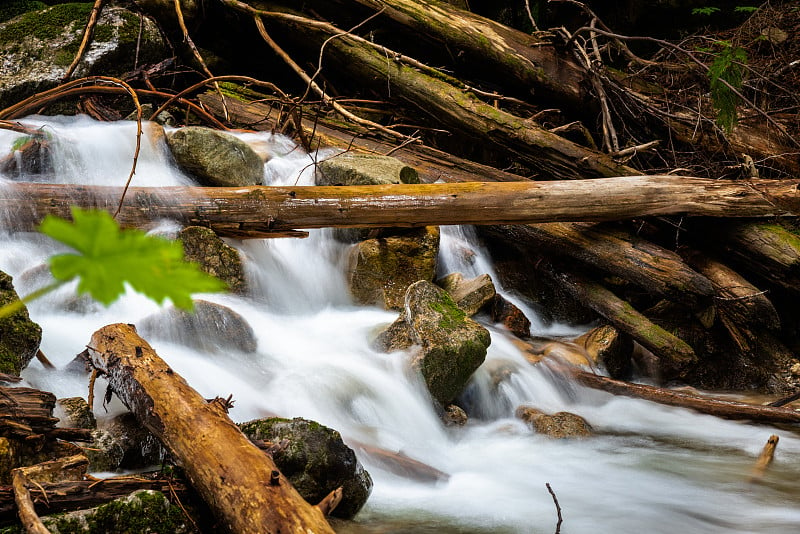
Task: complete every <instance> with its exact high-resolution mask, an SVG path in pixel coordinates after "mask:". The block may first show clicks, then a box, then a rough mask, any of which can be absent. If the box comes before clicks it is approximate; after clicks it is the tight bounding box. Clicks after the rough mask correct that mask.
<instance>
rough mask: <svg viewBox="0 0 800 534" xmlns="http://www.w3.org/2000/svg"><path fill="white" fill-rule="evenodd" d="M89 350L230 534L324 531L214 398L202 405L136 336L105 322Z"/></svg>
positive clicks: (318, 516) (315, 512)
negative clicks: (233, 533)
mask: <svg viewBox="0 0 800 534" xmlns="http://www.w3.org/2000/svg"><path fill="white" fill-rule="evenodd" d="M89 353H90V356H91V359H92V362H93V364H94V366H95V367H96V368H97V369H99V370H101V371H102V372H104V373H105V374H106V377H107V379H108V381H109V384H110V386H111V388H112V389H113V391H114V392H115V393H116V394H117V395H118V396H119V397H120V399H121V400H122V401H123V402H124V403H125V405H126V406H128V408H129V409H130V410H131V411H132V412H133V414H134V415H135V416H136V417H137V419H138V420H139V421H140V422H141V423H142V424H143V425H144V426H145V427H146V428H147V429H148V430H150V431H151V432H152V433H153V434H154V435H155V436H156V437H157V438H159V440H160V441H161V442H162V443H163V444H164V446H165V447H166V448H167V450H169V451H170V453H171V454H172V455H173V457H174V458H176V460H177V461H178V463H179V464H181V466H182V467H183V468H184V471H185V473H186V476H187V478H188V480H189V481H190V482H191V484H192V486H193V487H194V488H195V489H197V491H198V493H200V495H201V496H202V497H203V499H204V500H205V502H206V503H207V504H208V505H209V507H210V508H211V510H212V511H213V512H214V514H215V515H216V516H217V517H218V518H219V519H220V520H221V521H222V522H223V523H224V524H225V526H226V528H228V529H230V530H231V531H232V532H235V533H254V534H255V533H272V534H277V533H278V532H303V533H305V534H311V533H325V534H332V533H333V530H332V529H331V527H330V525H328V523H327V521H326V520H325V518H324V517H323V515H322V513H321V512H320V510H319V509H318V508H316V507H314V506H311V505H310V504H308V503H307V502H306V501H305V500H303V498H302V497H301V496H300V494H299V493H297V491H296V490H295V489H294V488H293V487H292V485H291V484H290V483H289V482H288V481H287V480H286V479H285V478H284V477H283V476H282V475H281V474H280V472H279V471H278V469H277V467H276V466H275V464H274V463H273V462H272V460H271V459H270V458H269V457H268V456H267V455H266V454H264V453H263V452H262V451H260V450H259V449H258V448H257V447H256V446H255V445H253V444H252V443H250V441H249V440H248V439H247V437H245V435H244V434H242V432H241V431H240V430H239V428H238V427H237V426H236V425H234V424H233V422H231V420H230V419H229V418H228V417H227V415H226V414H225V413H224V410H223V409H222V408H221V407H220V406H219V405H218V403H207V402H206V401H205V399H203V397H202V396H201V395H200V394H199V393H197V392H196V391H195V390H193V389H192V388H191V387H190V386H189V385H188V384H187V383H186V381H185V380H183V378H181V377H180V376H179V375H178V374H176V373H175V372H174V371H173V370H172V369H171V368H170V367H169V366H168V365H167V364H166V363H165V362H164V361H163V360H162V359H161V358H160V357H159V356H158V355H157V354H156V353H155V351H154V350H153V349H152V348H151V347H150V345H148V343H147V342H146V341H145V340H143V339H142V338H141V337H139V336H138V335H137V333H136V330H135V328H133V327H132V326H131V325H126V324H112V325H108V326H106V327H103V328H101V329H100V330H98V331H97V332H95V333H94V335H93V336H92V339H91V342H90V343H89Z"/></svg>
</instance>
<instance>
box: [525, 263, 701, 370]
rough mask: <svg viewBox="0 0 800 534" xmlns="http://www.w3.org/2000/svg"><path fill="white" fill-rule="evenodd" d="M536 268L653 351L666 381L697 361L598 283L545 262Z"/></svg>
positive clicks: (678, 342) (688, 349) (683, 344)
mask: <svg viewBox="0 0 800 534" xmlns="http://www.w3.org/2000/svg"><path fill="white" fill-rule="evenodd" d="M537 269H539V270H540V271H541V272H543V273H545V274H547V275H548V276H550V277H551V278H553V279H554V280H556V281H557V282H559V283H560V285H561V287H563V288H565V289H566V290H567V291H569V292H570V293H571V294H572V295H573V296H574V297H575V298H576V299H577V300H578V301H579V302H581V303H582V304H584V305H585V306H588V307H589V308H591V309H593V310H594V311H596V312H597V313H598V314H599V315H601V316H602V317H604V318H605V319H606V320H607V321H608V322H609V323H610V324H612V325H613V326H614V327H616V328H617V329H618V330H620V331H622V332H625V333H627V334H629V335H630V336H631V337H632V338H633V339H634V340H636V341H637V342H638V343H639V344H640V345H642V346H643V347H644V348H646V349H647V350H649V351H650V352H652V353H653V354H654V355H655V356H656V357H657V358H658V359H659V361H660V363H661V366H660V367H661V371H662V372H663V373H664V376H663V378H665V379H672V378H677V377H681V376H683V375H684V374H685V373H686V372H688V371H689V370H690V369H691V367H692V365H694V364H695V363H696V362H697V356H696V355H695V353H694V350H692V348H691V347H690V346H689V345H688V344H687V343H686V342H685V341H683V340H681V339H680V338H678V337H676V336H674V335H672V334H670V333H669V332H667V331H666V330H664V329H663V328H661V327H660V326H658V325H656V324H655V323H653V322H652V321H650V320H649V319H648V318H647V317H645V316H644V315H642V314H641V313H639V312H638V311H636V310H635V309H634V308H633V307H632V306H631V305H630V304H629V303H627V302H625V301H624V300H622V299H620V298H619V297H617V296H616V295H615V294H614V293H612V292H611V291H609V290H608V289H606V288H605V287H603V286H602V285H600V284H599V283H597V282H595V281H593V280H590V279H589V278H587V277H584V276H581V275H579V274H577V273H574V272H569V271H567V270H565V269H561V268H558V267H554V266H552V265H550V264H549V263H546V262H542V263H541V264H539V265H538V266H537Z"/></svg>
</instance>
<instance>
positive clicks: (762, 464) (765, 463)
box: [750, 434, 780, 482]
mask: <svg viewBox="0 0 800 534" xmlns="http://www.w3.org/2000/svg"><path fill="white" fill-rule="evenodd" d="M779 439H780V438H779V437H778V436H776V435H775V434H773V435H771V436H770V437H769V439H768V440H767V443H766V444H764V448H763V449H761V454H759V455H758V459H756V463H755V465H753V470H752V471H751V473H750V482H758V481H760V480H761V479H762V478H764V472H765V471H766V470H767V467H769V464H771V463H772V459H773V458H774V457H775V448H776V447H777V446H778V440H779Z"/></svg>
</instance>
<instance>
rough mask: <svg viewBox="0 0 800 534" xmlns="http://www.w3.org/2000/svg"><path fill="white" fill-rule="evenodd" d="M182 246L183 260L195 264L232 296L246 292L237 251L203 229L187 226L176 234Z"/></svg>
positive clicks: (244, 278)
mask: <svg viewBox="0 0 800 534" xmlns="http://www.w3.org/2000/svg"><path fill="white" fill-rule="evenodd" d="M178 239H180V240H181V243H183V252H184V255H185V257H186V259H187V260H189V261H193V262H196V263H197V264H199V265H200V268H201V269H202V270H203V271H204V272H206V273H208V274H210V275H211V276H216V277H217V278H219V279H220V280H222V281H223V282H225V283H226V284H228V289H230V291H231V292H233V293H239V294H243V293H245V292H246V291H247V280H246V277H245V272H244V265H243V263H242V258H241V256H240V255H239V251H238V250H236V249H235V248H233V247H232V246H230V245H228V244H227V243H225V241H223V240H222V238H220V237H219V236H218V235H217V234H216V233H214V231H213V230H211V229H210V228H206V227H204V226H187V227H186V228H184V229H183V230H181V231H180V232H179V233H178Z"/></svg>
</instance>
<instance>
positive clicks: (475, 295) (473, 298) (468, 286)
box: [436, 273, 497, 317]
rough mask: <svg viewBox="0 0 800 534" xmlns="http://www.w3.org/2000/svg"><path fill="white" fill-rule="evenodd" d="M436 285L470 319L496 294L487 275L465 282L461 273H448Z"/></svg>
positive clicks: (490, 278)
mask: <svg viewBox="0 0 800 534" xmlns="http://www.w3.org/2000/svg"><path fill="white" fill-rule="evenodd" d="M436 284H437V285H438V286H439V287H441V288H443V289H444V290H445V291H447V292H448V293H450V296H451V297H453V300H454V301H455V303H456V304H457V305H458V307H459V308H461V309H462V310H464V313H466V314H467V315H468V316H470V317H472V316H473V315H475V314H476V313H478V310H480V309H481V308H483V307H484V306H485V305H486V304H488V303H489V302H491V301H492V299H493V298H494V296H495V295H496V294H497V292H496V291H495V288H494V283H492V277H491V276H489V275H488V274H482V275H480V276H476V277H475V278H472V279H470V280H465V279H464V275H463V274H461V273H450V274H448V275H447V276H445V277H444V278H440V279H439V280H437V281H436Z"/></svg>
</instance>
